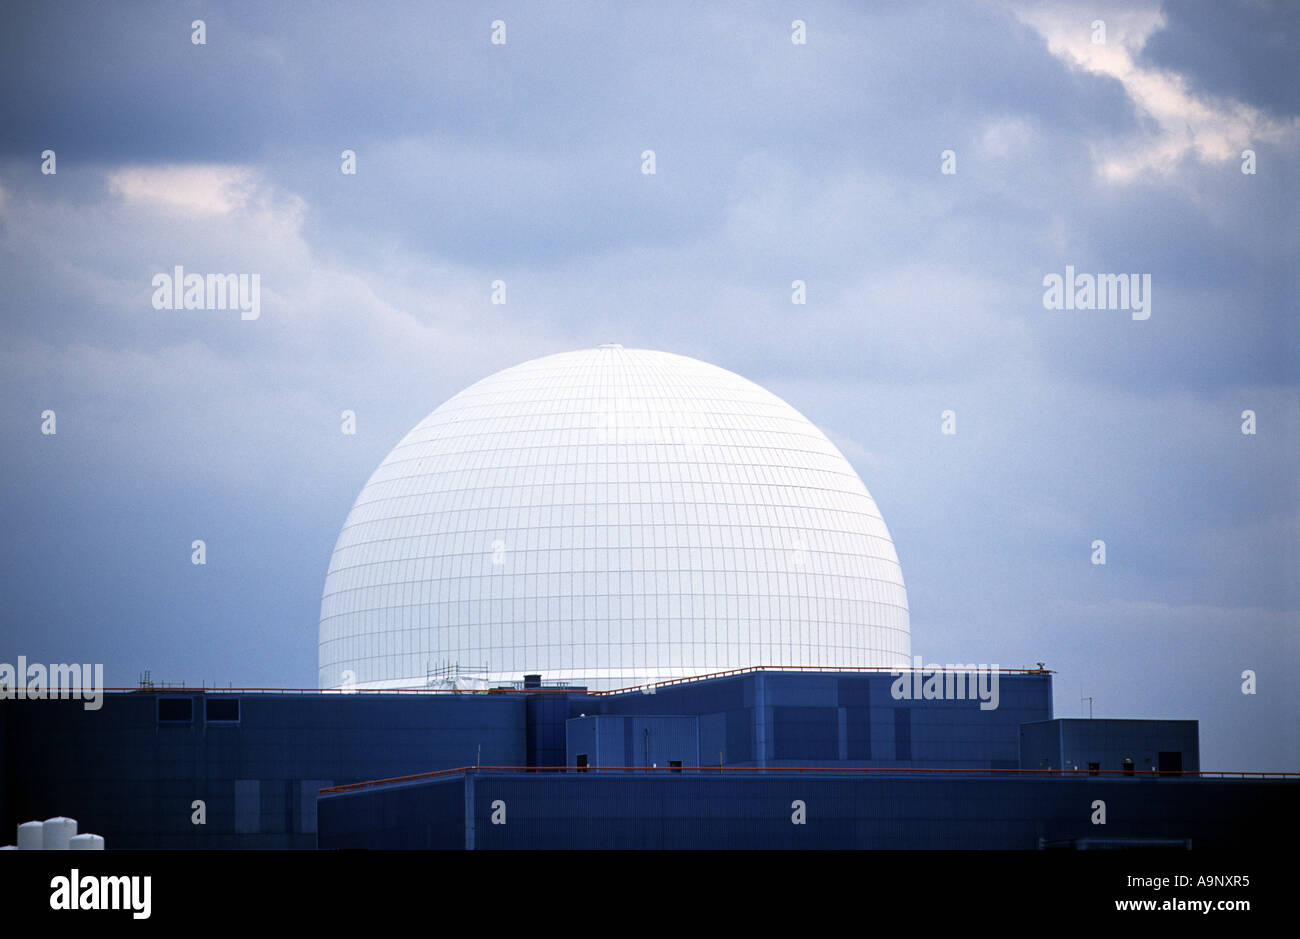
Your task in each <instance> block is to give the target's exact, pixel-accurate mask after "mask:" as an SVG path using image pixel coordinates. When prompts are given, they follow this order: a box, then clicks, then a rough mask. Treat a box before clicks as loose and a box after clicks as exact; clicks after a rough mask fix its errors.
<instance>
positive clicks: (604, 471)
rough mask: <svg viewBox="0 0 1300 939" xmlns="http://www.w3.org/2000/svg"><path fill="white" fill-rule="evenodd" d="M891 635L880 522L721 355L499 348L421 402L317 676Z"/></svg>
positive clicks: (891, 661)
mask: <svg viewBox="0 0 1300 939" xmlns="http://www.w3.org/2000/svg"><path fill="white" fill-rule="evenodd" d="M910 656H911V637H910V633H909V627H908V613H907V593H906V590H905V589H904V587H903V575H902V570H901V569H900V567H899V564H898V556H897V554H896V553H895V552H894V545H893V542H892V541H891V540H890V537H889V530H888V529H887V528H886V527H885V522H884V520H883V519H882V518H881V517H880V512H879V510H878V509H877V508H876V503H875V501H874V500H873V499H872V498H871V495H870V493H868V492H867V489H866V487H865V486H864V485H863V484H862V480H860V479H859V478H858V475H857V473H855V472H854V471H853V467H852V466H850V465H849V463H848V461H847V460H845V459H844V457H843V456H842V455H841V454H840V452H839V450H837V449H836V448H835V446H834V445H833V444H832V443H831V442H830V441H829V440H827V439H826V436H825V435H824V434H823V433H822V432H821V431H820V430H818V429H817V428H816V427H815V426H813V424H812V423H811V422H809V421H808V420H807V418H805V417H804V416H803V415H801V414H800V413H799V412H798V411H796V410H795V409H794V408H792V407H790V405H788V404H786V403H785V402H784V401H782V400H781V399H780V398H778V397H776V396H775V395H773V394H771V393H770V392H768V391H765V390H764V389H762V388H760V387H759V386H758V385H755V384H754V383H753V382H750V381H747V380H746V379H744V378H741V377H740V376H738V375H734V374H732V373H731V372H728V371H726V370H724V369H721V368H718V367H716V366H713V365H708V364H706V363H704V362H700V361H698V360H696V359H690V358H686V357H685V356H680V355H672V354H670V353H666V352H651V351H646V350H640V349H635V350H634V349H623V348H622V347H621V346H601V347H600V348H598V349H588V350H584V351H580V352H567V353H562V354H560V355H551V356H546V357H545V358H540V359H535V360H533V361H531V362H525V363H523V364H522V365H517V366H515V367H514V368H508V369H506V370H505V371H503V372H498V373H497V374H495V375H492V376H490V377H488V378H485V379H483V380H482V381H480V382H478V383H477V384H474V385H471V386H470V387H469V388H466V389H465V390H464V391H462V392H461V393H460V394H458V395H456V396H455V397H454V398H452V399H451V400H450V401H448V402H447V403H445V404H444V405H442V406H441V407H440V408H438V409H437V410H436V411H434V412H433V413H432V414H430V415H429V416H428V417H426V418H425V419H424V420H423V421H421V422H420V423H419V424H418V425H417V426H416V427H415V429H414V430H412V431H411V432H410V433H409V434H407V435H406V437H404V438H403V439H402V441H401V443H399V444H398V445H397V446H396V447H395V448H394V449H393V452H392V453H390V454H389V455H388V457H387V458H386V459H385V460H384V461H383V463H381V464H380V466H379V468H378V469H377V470H375V472H374V475H372V476H371V477H370V480H369V481H368V482H367V483H366V485H365V488H363V489H362V490H361V494H360V495H359V496H358V497H357V501H356V504H355V505H353V507H352V511H351V512H350V513H349V514H348V517H347V521H346V522H345V523H344V526H343V531H342V532H341V533H340V535H339V539H338V543H337V544H336V545H335V548H334V555H333V557H332V558H331V560H330V567H329V574H328V576H327V577H326V578H325V590H324V596H323V598H322V600H321V618H320V686H321V687H323V688H332V687H339V686H344V685H349V684H355V685H356V686H358V687H397V686H402V687H420V686H424V685H425V684H426V683H427V682H428V680H429V678H430V676H431V675H434V674H439V673H441V674H445V673H446V670H448V669H458V672H459V675H460V676H461V677H462V678H463V677H464V676H465V675H466V674H467V673H468V674H469V675H473V676H476V677H480V678H484V679H487V680H488V681H493V682H499V681H510V680H513V681H518V680H519V679H520V678H521V677H522V676H523V675H524V674H525V673H540V674H541V675H542V676H543V678H544V679H546V680H547V681H551V680H565V681H569V682H572V683H577V684H587V685H588V686H590V687H592V688H609V687H622V686H625V685H630V684H638V683H641V682H645V681H656V680H661V679H667V678H678V677H685V676H691V675H700V674H705V673H709V672H716V671H722V670H726V669H733V668H743V667H746V666H751V665H773V666H811V665H820V666H868V665H874V666H898V665H904V666H905V665H909V664H910Z"/></svg>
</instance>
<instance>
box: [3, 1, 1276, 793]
mask: <svg viewBox="0 0 1300 939" xmlns="http://www.w3.org/2000/svg"><path fill="white" fill-rule="evenodd" d="M626 6H627V5H622V4H603V5H593V4H583V3H573V2H565V3H554V4H544V3H527V4H514V3H507V2H501V3H497V4H495V5H494V6H493V7H492V8H491V10H486V8H484V7H482V6H481V5H479V4H474V3H456V4H446V5H439V6H436V7H433V8H430V7H429V6H428V5H425V4H410V5H405V4H389V3H376V4H370V3H366V4H360V3H357V4H349V5H338V4H293V5H290V4H281V5H275V6H274V7H268V5H266V4H262V3H247V4H243V3H227V4H211V3H195V2H190V3H165V4H143V3H133V4H89V3H87V4H71V3H50V4H28V3H21V4H4V5H3V6H0V76H2V78H3V85H4V87H5V89H6V92H5V96H4V99H3V103H0V283H2V284H3V289H2V292H0V311H3V318H2V322H3V342H0V393H2V395H3V398H2V401H3V407H0V422H2V423H0V432H2V434H3V440H4V447H3V451H2V453H3V471H4V475H5V480H6V485H5V487H4V489H3V492H2V493H0V524H2V526H3V536H0V558H2V562H0V588H2V589H3V598H4V602H3V609H2V611H0V617H2V620H0V622H2V623H3V625H2V627H0V629H2V632H0V640H2V642H0V661H5V662H14V661H16V658H17V656H18V655H26V656H27V657H28V659H29V660H30V661H43V662H71V661H84V662H103V663H105V668H106V673H107V674H106V677H107V681H108V683H109V684H110V685H128V684H134V683H135V682H136V680H137V678H138V677H139V675H140V673H141V672H142V671H143V670H144V669H146V668H148V669H151V670H152V674H153V677H154V679H155V680H171V681H185V682H188V683H198V682H201V681H202V682H207V683H209V684H213V683H215V684H220V685H223V686H224V685H227V684H234V685H236V686H239V685H245V686H277V687H280V686H287V687H303V686H311V685H312V684H314V682H315V679H316V639H317V621H318V617H319V611H320V593H321V587H322V585H323V582H324V577H325V571H326V568H327V565H328V563H329V557H330V553H331V551H332V549H333V546H334V541H335V538H336V536H337V534H338V530H339V527H340V526H341V525H342V522H343V519H344V517H345V516H346V515H347V512H348V509H349V508H350V507H351V504H352V500H353V499H354V498H355V496H356V494H357V493H358V491H359V490H360V488H361V486H362V485H363V484H364V482H365V480H366V478H367V477H368V476H369V474H370V472H371V471H372V470H373V469H374V468H375V466H377V465H378V463H379V462H380V461H381V460H382V459H383V457H384V456H385V454H387V452H388V451H389V449H391V447H392V446H393V445H394V444H395V443H396V442H397V441H398V440H399V439H400V438H401V437H402V436H403V435H404V434H405V433H406V431H407V430H409V429H410V428H411V427H412V426H413V425H414V424H416V423H417V422H418V421H419V420H420V419H421V418H423V417H424V416H425V415H426V414H427V413H428V412H429V411H431V410H432V409H433V408H434V407H436V406H437V405H438V404H440V403H441V402H442V401H444V400H445V399H447V398H448V397H450V396H451V395H452V394H454V393H455V392H456V391H458V390H460V389H461V388H462V387H464V386H466V385H468V384H470V383H471V382H473V381H475V380H477V379H479V378H482V377H484V376H485V375H487V374H490V373H492V372H494V371H497V370H499V369H502V368H505V367H508V366H510V365H513V364H516V363H518V362H521V361H524V360H526V359H530V358H535V357H537V356H540V355H546V354H549V353H553V352H560V351H565V350H569V349H575V348H582V347H587V346H593V345H596V344H598V343H601V342H621V343H622V344H623V345H625V346H628V347H645V348H653V349H664V350H669V351H673V352H678V353H682V354H685V355H690V356H695V357H697V358H701V359H704V360H706V361H709V362H713V363H715V364H718V365H721V366H723V367H725V368H728V369H731V370H732V371H735V372H738V373H740V374H742V375H744V376H746V377H747V378H750V379H752V380H754V381H756V382H758V383H759V384H761V385H764V386H766V387H768V388H770V389H771V390H773V391H774V392H776V393H777V394H779V395H781V396H782V397H783V398H785V399H786V400H788V401H789V402H790V403H791V404H793V405H794V406H795V407H796V408H798V409H799V410H800V411H802V412H803V413H804V414H806V415H807V416H808V417H809V418H810V419H812V420H813V421H814V422H815V423H817V424H818V425H819V426H821V427H822V428H823V429H824V430H825V431H826V432H827V433H828V434H829V435H830V436H831V438H832V439H833V440H834V441H835V442H836V443H837V444H838V445H839V447H840V448H841V450H843V452H844V453H845V455H846V456H847V457H848V458H849V459H850V460H851V461H852V462H853V464H854V465H855V466H856V468H857V469H858V471H859V473H860V474H861V475H862V477H863V479H864V481H865V482H866V484H867V487H868V488H869V489H870V490H871V493H872V495H873V496H874V497H875V499H876V501H877V503H878V504H879V506H880V507H881V510H882V512H883V513H884V515H885V519H886V521H887V522H888V524H889V526H890V528H891V531H892V533H893V536H894V540H895V543H896V545H897V548H898V553H899V556H900V560H901V562H902V565H903V573H904V576H905V578H906V580H907V586H908V594H909V600H910V604H911V615H912V635H913V647H914V651H915V652H916V653H917V654H920V655H922V656H924V657H925V658H926V660H927V661H940V662H944V661H961V662H978V663H986V664H993V663H997V664H1000V665H1002V666H1017V667H1018V666H1032V665H1033V664H1034V663H1035V662H1039V661H1041V662H1045V663H1047V665H1048V667H1050V668H1053V669H1055V670H1056V671H1057V675H1056V713H1057V715H1058V716H1067V717H1069V716H1078V715H1079V714H1080V713H1081V711H1080V709H1081V707H1082V708H1083V713H1085V714H1086V709H1087V704H1086V703H1083V704H1081V701H1080V699H1081V696H1083V695H1087V696H1091V697H1092V698H1093V701H1094V704H1093V706H1094V713H1095V714H1096V715H1097V716H1099V717H1153V718H1194V719H1198V720H1200V722H1201V739H1202V765H1203V766H1204V767H1206V768H1210V769H1219V768H1226V769H1246V770H1281V769H1290V770H1296V769H1300V733H1298V732H1297V718H1296V714H1297V710H1298V708H1297V692H1296V680H1297V677H1300V674H1298V673H1300V643H1298V642H1297V638H1296V637H1297V634H1298V633H1297V630H1300V614H1298V610H1300V587H1298V586H1297V576H1296V575H1297V562H1298V561H1300V552H1297V532H1298V531H1300V499H1298V497H1297V472H1296V470H1297V466H1298V465H1300V443H1298V441H1300V436H1298V434H1300V408H1297V400H1298V399H1297V390H1298V389H1297V385H1298V384H1300V362H1298V359H1300V353H1298V352H1297V349H1298V347H1300V343H1298V340H1300V329H1298V328H1297V319H1296V316H1297V265H1296V258H1297V254H1298V250H1300V227H1298V226H1297V210H1296V209H1297V205H1298V204H1300V186H1298V183H1300V179H1298V174H1297V166H1296V154H1297V144H1298V143H1300V69H1298V68H1297V66H1296V64H1295V63H1296V61H1297V60H1298V59H1300V14H1298V13H1297V10H1300V7H1297V6H1296V5H1294V4H1289V3H1284V2H1280V0H1279V2H1277V3H1269V2H1241V3H1237V4H1227V3H1215V2H1204V3H1166V4H1160V3H1156V2H1150V0H1148V2H1120V3H1114V4H1111V3H1107V2H1078V3H1070V4H1059V3H1057V4H1053V3H1032V4H1026V5H1024V6H1023V7H1021V6H1018V5H1016V4H1011V3H999V2H989V3H981V2H970V3H948V2H935V3H924V2H919V3H918V2H906V3H872V4H850V3H843V4H836V3H820V2H808V0H800V2H797V3H791V2H780V3H746V4H735V5H730V6H729V7H728V8H727V9H726V10H722V9H715V8H713V6H711V5H710V6H708V7H706V8H704V9H701V7H702V6H704V5H700V4H680V5H678V4H672V3H656V4H652V5H644V8H643V9H641V10H639V11H638V10H629V9H627V8H626ZM197 19H202V20H203V21H204V24H205V37H204V38H205V39H206V42H205V44H202V45H196V44H195V43H194V42H193V30H192V27H191V24H192V22H193V21H194V20H197ZM494 19H500V20H503V21H504V22H505V24H506V34H505V36H506V42H505V44H503V45H502V44H493V43H492V41H491V38H492V21H493V20H494ZM796 19H799V20H802V21H803V22H804V23H805V24H806V40H807V41H806V43H803V44H796V43H794V42H792V41H791V39H792V22H793V21H794V20H796ZM1098 20H1100V21H1102V22H1103V23H1104V40H1105V41H1104V42H1096V41H1094V40H1095V39H1096V38H1098V36H1099V34H1098V30H1097V27H1096V25H1095V21H1098ZM46 150H52V151H54V154H55V164H54V167H53V168H54V169H55V170H56V172H54V173H48V172H42V167H43V165H45V166H46V168H47V169H48V168H49V167H48V163H49V161H48V159H47V158H44V157H43V156H42V154H43V152H44V151H46ZM344 150H352V151H354V152H355V154H356V170H357V171H356V173H355V174H351V175H349V174H345V173H343V172H342V171H341V169H342V162H343V161H342V156H341V155H342V153H343V151H344ZM645 150H653V151H654V153H655V170H656V171H655V173H654V174H653V175H647V174H645V173H643V172H642V153H643V151H645ZM946 150H951V151H953V156H954V159H955V168H956V172H955V173H944V172H943V171H942V170H943V158H942V154H943V153H944V151H946ZM1245 150H1250V151H1253V154H1254V158H1253V161H1254V166H1253V169H1254V172H1253V173H1248V172H1243V167H1244V166H1245V165H1246V162H1247V161H1246V160H1245V159H1243V151H1245ZM950 163H951V161H950ZM949 168H951V166H950V167H949ZM176 265H183V266H184V267H185V268H186V270H188V271H192V272H209V273H211V272H241V273H257V274H259V275H260V282H261V315H260V317H259V318H258V319H256V320H244V319H242V318H241V316H240V314H239V312H238V311H237V310H166V309H164V310H158V309H155V308H154V305H153V303H152V302H151V300H152V296H153V293H154V288H153V285H152V278H153V277H154V275H155V274H157V273H159V272H170V271H171V270H172V269H173V267H174V266H176ZM1066 265H1073V267H1074V268H1075V269H1076V270H1077V271H1079V272H1091V273H1137V274H1147V275H1150V277H1151V281H1152V293H1151V306H1150V317H1149V319H1145V320H1139V319H1134V318H1133V316H1132V315H1131V314H1130V312H1128V311H1126V310H1114V309H1111V310H1080V309H1074V310H1055V309H1046V308H1045V306H1044V302H1043V295H1044V286H1043V281H1044V277H1045V276H1046V275H1048V274H1051V273H1057V274H1060V275H1064V273H1065V268H1066ZM495 280H503V281H505V282H506V285H507V294H506V296H507V302H506V303H505V304H493V303H492V282H493V281H495ZM794 280H803V281H805V283H806V285H807V288H806V289H807V302H806V303H805V304H802V305H799V304H794V303H792V302H791V284H792V282H793V281H794ZM47 410H52V411H54V412H55V415H56V430H57V433H55V434H53V435H49V434H45V433H42V413H43V412H45V411H47ZM344 410H353V411H355V413H356V415H357V433H356V434H355V435H346V434H343V433H341V432H340V425H341V420H340V417H341V413H342V412H343V411H344ZM945 410H951V411H953V412H955V415H956V429H957V433H956V434H953V435H946V434H942V433H941V432H940V431H941V427H940V424H941V419H940V416H941V414H942V412H944V411H945ZM1247 410H1249V411H1253V412H1254V414H1255V431H1256V432H1255V433H1254V434H1244V433H1243V432H1242V428H1243V416H1242V415H1243V411H1247ZM195 539H203V540H204V541H205V543H206V545H207V563H206V565H204V566H195V565H193V564H191V543H192V542H193V541H194V540H195ZM1097 539H1101V540H1104V541H1105V544H1106V564H1105V565H1104V566H1102V565H1097V564H1093V563H1092V558H1093V549H1092V543H1093V542H1094V540H1097ZM1247 669H1252V670H1254V671H1255V672H1256V674H1257V682H1258V693H1257V694H1255V695H1245V694H1242V692H1241V686H1242V677H1241V676H1242V672H1243V671H1245V670H1247Z"/></svg>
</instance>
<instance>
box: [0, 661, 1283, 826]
mask: <svg viewBox="0 0 1300 939" xmlns="http://www.w3.org/2000/svg"><path fill="white" fill-rule="evenodd" d="M998 677H999V697H998V701H997V707H996V708H982V707H981V706H980V705H981V702H980V701H978V700H972V699H970V698H966V699H956V700H954V699H945V698H936V699H925V698H920V699H918V698H916V697H910V698H900V697H899V696H898V695H897V688H896V685H895V682H896V679H895V678H894V676H893V675H891V673H890V672H887V671H884V670H861V671H830V670H826V671H819V670H811V669H808V670H768V669H747V670H741V671H738V672H736V673H731V674H725V675H720V676H716V677H711V678H707V677H706V678H701V679H693V680H686V681H677V682H669V683H665V684H662V685H657V686H647V687H644V688H640V689H633V690H630V691H622V692H594V691H588V690H586V689H582V688H571V687H561V686H555V685H544V684H543V683H542V681H541V677H540V676H527V677H526V678H525V680H524V681H523V682H521V683H520V684H519V686H518V687H503V688H498V689H492V690H489V691H477V692H452V691H447V692H413V691H407V692H356V693H346V692H319V691H286V692H266V691H248V692H239V691H230V690H228V691H212V690H208V691H184V690H178V689H169V690H159V689H137V690H124V691H117V692H111V693H108V694H106V695H105V698H104V703H103V707H102V708H101V709H100V710H97V711H92V710H85V709H84V708H83V706H82V702H81V701H79V700H70V701H30V700H27V701H23V700H9V701H2V702H0V818H2V819H3V824H4V825H5V826H9V829H10V830H13V826H15V825H17V824H18V823H20V822H22V821H26V820H28V819H33V818H45V817H49V816H53V815H58V814H64V815H72V816H74V817H76V818H78V819H79V820H80V821H81V822H82V823H83V824H84V825H86V826H87V827H90V828H93V830H95V831H97V832H100V833H102V834H103V835H104V836H105V837H106V839H107V843H108V846H109V847H110V849H111V848H312V847H317V846H319V847H322V848H342V847H369V848H382V847H427V848H491V847H507V848H522V847H535V848H545V847H570V848H581V847H608V848H615V847H644V848H676V847H719V848H721V847H732V848H739V847H860V848H1036V847H1050V846H1056V845H1073V846H1075V847H1088V846H1107V845H1114V844H1130V843H1141V844H1172V845H1183V846H1188V845H1192V846H1194V845H1203V846H1205V845H1218V846H1227V845H1240V844H1241V843H1242V841H1243V839H1246V840H1249V839H1252V838H1257V837H1259V836H1260V832H1261V831H1262V830H1263V829H1261V827H1260V826H1261V825H1264V820H1265V819H1267V818H1272V819H1274V821H1273V822H1271V823H1270V825H1271V828H1270V829H1269V830H1271V831H1272V832H1273V834H1274V835H1276V834H1277V832H1276V826H1277V824H1278V822H1277V821H1276V820H1277V819H1279V818H1285V817H1286V812H1285V811H1283V809H1284V808H1285V805H1286V804H1293V802H1294V799H1295V798H1296V796H1297V794H1300V783H1298V782H1297V781H1296V780H1295V779H1255V780H1225V779H1209V778H1200V777H1199V775H1198V772H1199V769H1200V767H1199V757H1198V751H1197V739H1196V722H1195V721H1109V720H1104V721H1103V720H1099V721H1087V720H1053V719H1052V716H1051V674H1050V673H1049V672H1047V671H1045V670H1032V671H1022V672H1013V671H1003V672H1000V673H999V675H998ZM1094 764H1095V765H1094ZM1173 764H1176V767H1175V765H1173ZM1161 771H1163V772H1161ZM431 774H432V775H431ZM411 777H416V778H411ZM375 780H379V781H378V782H373V781H375ZM320 790H325V791H324V792H323V793H322V794H321V795H319V797H318V792H319V791H320ZM1098 800H1100V801H1102V802H1104V803H1105V804H1106V812H1107V817H1106V818H1105V821H1104V823H1098V822H1096V821H1094V816H1095V809H1094V803H1095V802H1096V801H1098ZM1287 800H1290V801H1289V803H1288V801H1287ZM800 803H801V804H802V808H800V807H799V804H800ZM200 804H201V806H202V810H201V811H200V810H199V808H198V806H199V805H200ZM494 806H495V808H494ZM800 812H802V813H803V820H802V821H795V820H793V819H794V817H795V816H796V815H797V814H799V813H800ZM1274 813H1276V814H1274ZM494 815H496V816H500V820H499V821H497V822H494V820H493V819H494ZM1284 824H1285V823H1284Z"/></svg>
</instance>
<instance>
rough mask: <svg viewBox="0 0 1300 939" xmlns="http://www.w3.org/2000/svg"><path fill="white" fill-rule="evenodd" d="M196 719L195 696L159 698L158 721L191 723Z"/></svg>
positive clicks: (164, 722) (163, 722) (161, 722)
mask: <svg viewBox="0 0 1300 939" xmlns="http://www.w3.org/2000/svg"><path fill="white" fill-rule="evenodd" d="M193 720H194V699H193V698H159V699H158V723H160V724H189V723H191V722H192V721H193Z"/></svg>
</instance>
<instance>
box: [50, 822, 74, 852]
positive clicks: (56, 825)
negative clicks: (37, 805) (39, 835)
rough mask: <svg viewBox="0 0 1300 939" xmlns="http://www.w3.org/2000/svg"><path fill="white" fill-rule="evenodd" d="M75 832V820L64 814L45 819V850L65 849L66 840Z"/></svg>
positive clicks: (70, 838)
mask: <svg viewBox="0 0 1300 939" xmlns="http://www.w3.org/2000/svg"><path fill="white" fill-rule="evenodd" d="M76 833H77V820H76V819H75V818H68V817H67V816H66V815H56V816H54V818H47V819H46V820H45V850H46V851H66V850H68V842H69V841H71V840H72V836H73V835H75V834H76Z"/></svg>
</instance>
